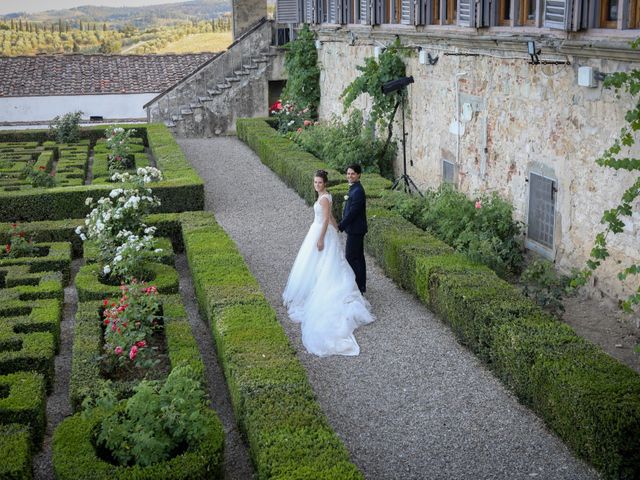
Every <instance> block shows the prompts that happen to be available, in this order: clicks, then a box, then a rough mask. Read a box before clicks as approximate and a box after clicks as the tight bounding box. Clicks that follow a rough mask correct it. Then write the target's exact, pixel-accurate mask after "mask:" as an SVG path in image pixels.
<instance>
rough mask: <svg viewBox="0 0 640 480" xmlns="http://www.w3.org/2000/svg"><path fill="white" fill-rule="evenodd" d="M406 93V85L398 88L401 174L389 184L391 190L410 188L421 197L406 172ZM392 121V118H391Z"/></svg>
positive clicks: (408, 190) (420, 193)
mask: <svg viewBox="0 0 640 480" xmlns="http://www.w3.org/2000/svg"><path fill="white" fill-rule="evenodd" d="M405 95H406V87H403V88H402V89H401V90H400V100H398V103H396V109H397V108H398V104H400V107H401V109H402V140H401V142H402V175H400V176H399V177H398V178H396V179H395V181H394V182H393V185H392V186H391V190H395V189H396V188H398V187H400V188H402V189H403V190H404V191H405V192H406V193H409V194H410V193H412V189H413V190H415V191H416V192H418V194H419V195H420V196H421V197H424V195H423V194H422V192H421V191H420V190H419V189H418V187H417V186H416V184H415V183H414V182H413V180H411V177H410V176H409V175H408V174H407V132H406V130H405V124H404V101H405ZM392 121H393V120H392Z"/></svg>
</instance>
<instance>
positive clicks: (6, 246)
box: [4, 243, 11, 253]
mask: <svg viewBox="0 0 640 480" xmlns="http://www.w3.org/2000/svg"><path fill="white" fill-rule="evenodd" d="M4 249H5V251H6V252H7V253H9V252H10V251H11V245H9V244H8V243H7V244H6V245H5V246H4Z"/></svg>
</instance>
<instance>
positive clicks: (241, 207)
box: [178, 137, 597, 480]
mask: <svg viewBox="0 0 640 480" xmlns="http://www.w3.org/2000/svg"><path fill="white" fill-rule="evenodd" d="M178 142H179V144H180V146H181V147H182V149H183V151H184V152H185V154H186V156H187V158H189V160H190V161H191V163H192V164H193V166H194V167H195V168H196V169H197V170H198V172H199V173H200V175H201V176H202V178H203V179H204V181H205V188H206V208H207V209H208V210H210V211H213V212H214V213H215V216H216V219H217V220H218V222H219V223H220V224H221V226H222V227H223V228H224V229H225V230H226V231H227V233H228V234H229V235H230V236H231V237H232V238H233V239H234V241H235V242H236V243H237V245H238V247H239V249H240V251H241V252H242V254H243V256H244V258H245V260H246V262H247V263H248V265H249V268H250V269H251V271H252V273H253V274H254V275H255V276H256V278H257V279H258V281H259V282H260V285H261V286H262V289H263V291H264V292H265V295H266V297H267V299H268V300H269V302H270V303H271V304H272V305H273V307H274V308H275V309H276V311H277V313H278V318H279V320H280V322H281V323H282V325H283V327H284V329H285V331H286V332H287V334H288V336H289V338H290V339H291V342H292V344H293V345H294V347H295V348H296V349H297V352H298V358H299V359H300V361H301V362H302V364H303V365H304V366H305V368H306V370H307V373H308V376H309V380H310V382H311V385H312V386H313V389H314V391H315V393H316V395H317V398H318V401H319V402H320V405H321V406H322V408H323V410H324V412H325V413H326V415H327V417H328V419H329V422H330V423H331V425H332V426H333V428H334V429H335V431H336V432H337V433H338V435H339V436H340V437H341V438H342V439H343V441H344V442H345V444H346V446H347V448H348V450H349V451H350V453H351V458H352V460H353V461H354V462H355V464H356V465H358V467H359V468H360V469H361V470H362V471H363V472H364V474H365V476H366V477H367V478H370V479H376V480H378V479H403V480H407V479H425V478H429V479H520V478H527V479H528V478H541V479H554V480H556V479H587V478H597V474H596V473H595V472H594V471H593V470H592V469H591V468H590V467H588V466H587V465H586V464H584V463H583V462H582V461H580V460H578V459H576V458H575V457H574V456H573V455H572V454H571V452H570V451H569V450H568V448H567V447H566V446H565V445H564V444H563V443H562V441H561V440H559V439H558V438H557V437H556V436H555V435H554V434H553V433H551V432H550V431H549V430H548V429H547V428H546V427H545V425H544V424H543V422H542V421H541V420H540V419H539V418H538V417H536V416H535V415H534V414H533V413H532V412H531V411H530V410H529V409H528V408H526V407H524V406H522V405H520V404H519V403H518V401H517V400H516V399H515V397H514V396H513V395H512V394H511V393H509V392H508V391H507V390H506V389H505V388H504V387H503V385H502V384H501V383H500V382H499V381H498V380H497V379H496V378H495V377H493V375H492V374H491V373H490V372H489V371H488V370H487V369H486V368H485V367H484V366H483V365H482V364H481V363H480V361H479V360H478V359H477V358H476V357H475V356H474V355H473V354H472V353H471V352H469V351H468V350H466V349H465V348H464V347H462V346H460V345H459V344H458V342H457V341H456V340H455V338H454V335H453V334H452V332H451V331H450V330H449V329H448V327H447V326H446V325H444V324H443V323H442V321H440V320H439V319H438V318H437V317H436V316H435V315H434V314H433V313H431V312H430V311H429V310H428V309H427V308H426V307H425V306H424V305H422V304H421V303H420V302H419V301H418V300H417V299H416V298H414V297H413V296H412V295H410V294H408V293H407V292H405V291H403V290H401V289H399V288H398V287H397V286H396V285H395V284H394V283H393V282H392V281H391V280H390V279H388V278H387V277H386V276H385V275H384V273H383V272H382V270H381V269H380V268H379V267H378V266H377V265H375V263H374V261H373V260H372V259H370V258H368V281H367V294H366V297H367V298H368V299H369V301H370V302H371V304H372V306H373V312H374V314H375V315H376V316H377V321H376V322H374V323H373V324H371V325H368V326H364V327H361V328H360V329H358V330H356V332H355V334H356V338H357V340H358V342H359V344H360V347H361V353H360V356H358V357H340V356H334V357H328V358H318V357H315V356H313V355H310V354H308V353H307V352H306V351H305V349H304V347H303V346H302V344H301V340H300V326H299V325H296V324H294V323H292V322H291V321H290V320H289V319H288V317H287V314H286V310H285V309H284V308H283V307H282V306H281V295H282V290H283V288H284V285H285V283H286V280H287V275H288V272H289V269H290V268H291V265H292V264H293V260H294V258H295V255H296V253H297V250H298V247H299V246H300V244H301V242H302V240H303V238H304V235H305V234H306V232H307V230H308V227H309V225H310V223H311V222H312V218H313V211H312V209H311V208H310V207H309V206H307V205H306V204H305V203H304V201H303V200H302V199H300V197H299V196H298V195H297V194H296V193H295V192H294V191H293V190H291V189H289V188H288V187H286V186H285V185H284V184H283V183H282V182H281V181H280V179H279V178H278V177H277V176H276V175H275V174H274V173H273V172H271V171H270V170H269V169H268V168H267V167H265V166H264V165H263V164H262V163H261V162H260V160H259V158H258V157H257V156H256V155H255V154H254V153H253V152H252V151H251V150H250V149H249V148H248V147H247V146H246V145H244V144H243V143H242V142H241V141H239V140H237V139H236V138H235V137H221V138H214V139H179V140H178ZM309 182H312V179H311V178H310V179H309Z"/></svg>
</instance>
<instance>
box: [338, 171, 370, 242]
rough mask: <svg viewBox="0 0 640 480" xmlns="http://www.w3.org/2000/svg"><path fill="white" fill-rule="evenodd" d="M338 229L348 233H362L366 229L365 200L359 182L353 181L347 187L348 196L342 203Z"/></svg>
mask: <svg viewBox="0 0 640 480" xmlns="http://www.w3.org/2000/svg"><path fill="white" fill-rule="evenodd" d="M338 229H339V230H340V231H345V232H347V234H349V235H364V234H365V233H367V231H368V227H367V200H366V196H365V193H364V188H362V185H361V184H360V182H355V183H353V184H351V187H349V198H348V199H347V203H345V205H344V211H343V212H342V221H341V222H340V223H339V224H338Z"/></svg>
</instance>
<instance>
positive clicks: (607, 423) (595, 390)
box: [238, 120, 640, 479]
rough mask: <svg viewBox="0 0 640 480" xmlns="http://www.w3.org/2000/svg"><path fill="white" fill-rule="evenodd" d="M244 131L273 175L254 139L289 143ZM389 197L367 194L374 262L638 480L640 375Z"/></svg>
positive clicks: (549, 419)
mask: <svg viewBox="0 0 640 480" xmlns="http://www.w3.org/2000/svg"><path fill="white" fill-rule="evenodd" d="M238 124H239V125H242V133H240V129H239V131H238V136H239V137H240V138H242V139H243V140H245V141H246V142H247V143H248V144H249V145H250V146H252V147H253V148H254V150H255V151H256V153H258V155H260V157H261V158H263V156H264V158H263V162H264V163H265V164H267V165H269V166H270V164H271V163H272V160H271V158H270V155H271V152H270V151H268V150H267V149H265V147H264V146H263V143H264V142H260V141H259V140H258V139H256V138H255V137H257V136H261V135H265V137H266V138H268V139H269V143H273V144H278V145H280V144H286V143H287V142H289V140H287V139H286V138H283V137H280V140H278V141H276V140H271V138H272V137H273V134H274V133H275V132H274V131H273V130H272V131H271V132H268V131H267V128H268V126H266V124H265V123H264V122H263V123H262V124H260V123H259V122H256V121H245V120H238ZM265 126H266V127H265ZM276 135H277V134H276ZM289 143H291V142H289ZM284 148H289V149H290V148H292V147H291V146H288V147H287V146H285V147H284ZM297 161H298V162H302V161H303V160H302V159H298V160H297ZM273 170H274V171H275V172H276V173H278V174H279V170H278V169H276V168H273ZM363 178H364V177H363ZM285 181H286V180H285ZM363 183H364V180H363ZM294 188H296V190H297V191H298V193H299V194H300V195H301V196H302V197H303V198H306V196H307V195H308V192H307V190H306V189H305V188H304V187H303V186H301V187H295V186H294ZM345 188H346V187H345V186H343V185H340V186H337V187H332V188H331V191H332V193H333V194H334V199H338V200H337V201H335V202H334V203H335V204H334V211H335V210H338V209H339V205H337V204H338V203H339V202H340V200H339V199H340V198H341V196H342V195H343V194H344V193H346V190H345ZM365 188H366V186H365ZM383 188H384V185H383V184H380V188H377V187H373V188H366V191H367V197H368V198H372V201H371V202H370V203H369V209H368V222H369V234H368V235H367V236H366V237H365V246H366V248H367V251H368V253H369V254H371V255H372V256H374V257H375V258H376V260H377V261H378V262H379V263H380V265H382V266H383V268H384V269H385V271H386V272H387V274H388V275H389V276H390V277H391V278H393V279H394V280H395V281H396V282H398V283H399V284H400V285H402V286H403V287H404V288H406V289H408V290H410V291H413V292H414V293H416V295H417V296H418V297H419V298H420V299H421V300H422V301H423V302H424V303H425V304H427V305H428V306H429V307H430V308H431V309H432V310H434V311H436V312H437V313H438V314H439V315H440V316H441V318H442V319H443V320H444V321H445V322H447V323H448V324H449V325H450V326H451V328H452V330H453V331H454V333H455V334H456V336H457V337H458V338H459V339H460V341H461V342H462V343H464V344H466V345H467V346H468V347H469V348H470V349H471V350H473V351H474V352H475V353H476V354H477V355H478V356H479V357H480V358H482V360H484V361H485V362H486V363H487V364H488V366H489V367H490V368H491V369H492V370H493V371H494V372H495V373H496V375H497V376H498V377H500V378H501V379H502V380H503V381H504V382H505V384H506V385H508V386H509V388H511V390H513V391H514V392H515V393H516V395H517V396H518V398H519V399H520V400H521V401H522V402H523V403H525V404H526V405H529V406H530V407H531V408H532V409H533V410H534V411H535V412H537V413H538V414H539V415H540V416H541V417H542V418H543V419H544V420H545V422H546V423H547V425H549V426H550V427H551V428H552V429H553V430H554V431H555V432H556V433H557V434H558V435H559V436H560V437H561V438H562V439H563V440H564V441H565V442H566V443H567V445H569V446H570V447H571V448H572V449H573V451H574V452H575V453H576V454H577V455H579V456H580V457H582V458H583V459H585V460H587V461H589V462H591V463H592V464H593V465H594V466H595V467H596V468H598V469H599V470H600V471H601V472H602V473H603V475H604V476H605V477H606V478H612V479H613V478H625V479H627V478H628V479H631V478H640V376H639V375H638V374H637V373H636V372H634V371H633V370H631V369H630V368H628V367H626V366H624V365H622V364H621V363H619V362H618V361H617V360H615V359H613V358H611V357H610V356H609V355H607V354H606V353H605V352H603V351H602V350H601V349H600V348H599V347H596V346H595V345H593V344H592V343H590V342H589V341H587V340H585V339H583V338H581V337H579V336H578V335H576V333H575V332H574V331H573V330H572V329H571V328H570V327H568V326H567V325H565V324H563V323H561V322H559V321H557V320H556V319H554V318H553V317H551V316H550V315H548V314H546V313H544V312H543V311H542V310H541V309H540V308H539V307H538V306H537V305H535V304H534V303H532V302H531V301H530V300H529V299H527V298H526V297H524V296H523V295H522V294H521V293H520V292H519V291H518V290H517V289H516V288H514V287H513V286H511V285H510V284H508V283H506V282H504V281H502V280H500V279H499V278H498V277H497V275H496V274H495V273H494V272H492V271H491V270H490V269H488V268H487V267H484V266H480V265H475V264H473V263H472V262H470V261H469V260H468V259H467V258H466V257H464V256H462V255H459V254H455V253H454V252H453V249H452V248H450V247H449V246H447V245H445V244H444V243H442V242H441V241H439V240H437V239H435V238H434V237H432V236H431V235H429V234H427V233H425V232H423V231H422V230H420V229H418V228H417V227H415V226H414V225H412V224H411V223H409V222H408V221H406V220H405V219H404V218H402V217H401V216H400V215H399V214H396V213H394V212H391V211H389V210H388V209H387V208H385V207H387V206H388V205H389V204H390V203H389V198H392V197H393V193H391V192H387V193H384V194H383V193H382V192H381V190H382V189H383ZM341 194H342V195H341ZM336 213H337V214H338V215H339V214H340V211H336Z"/></svg>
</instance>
